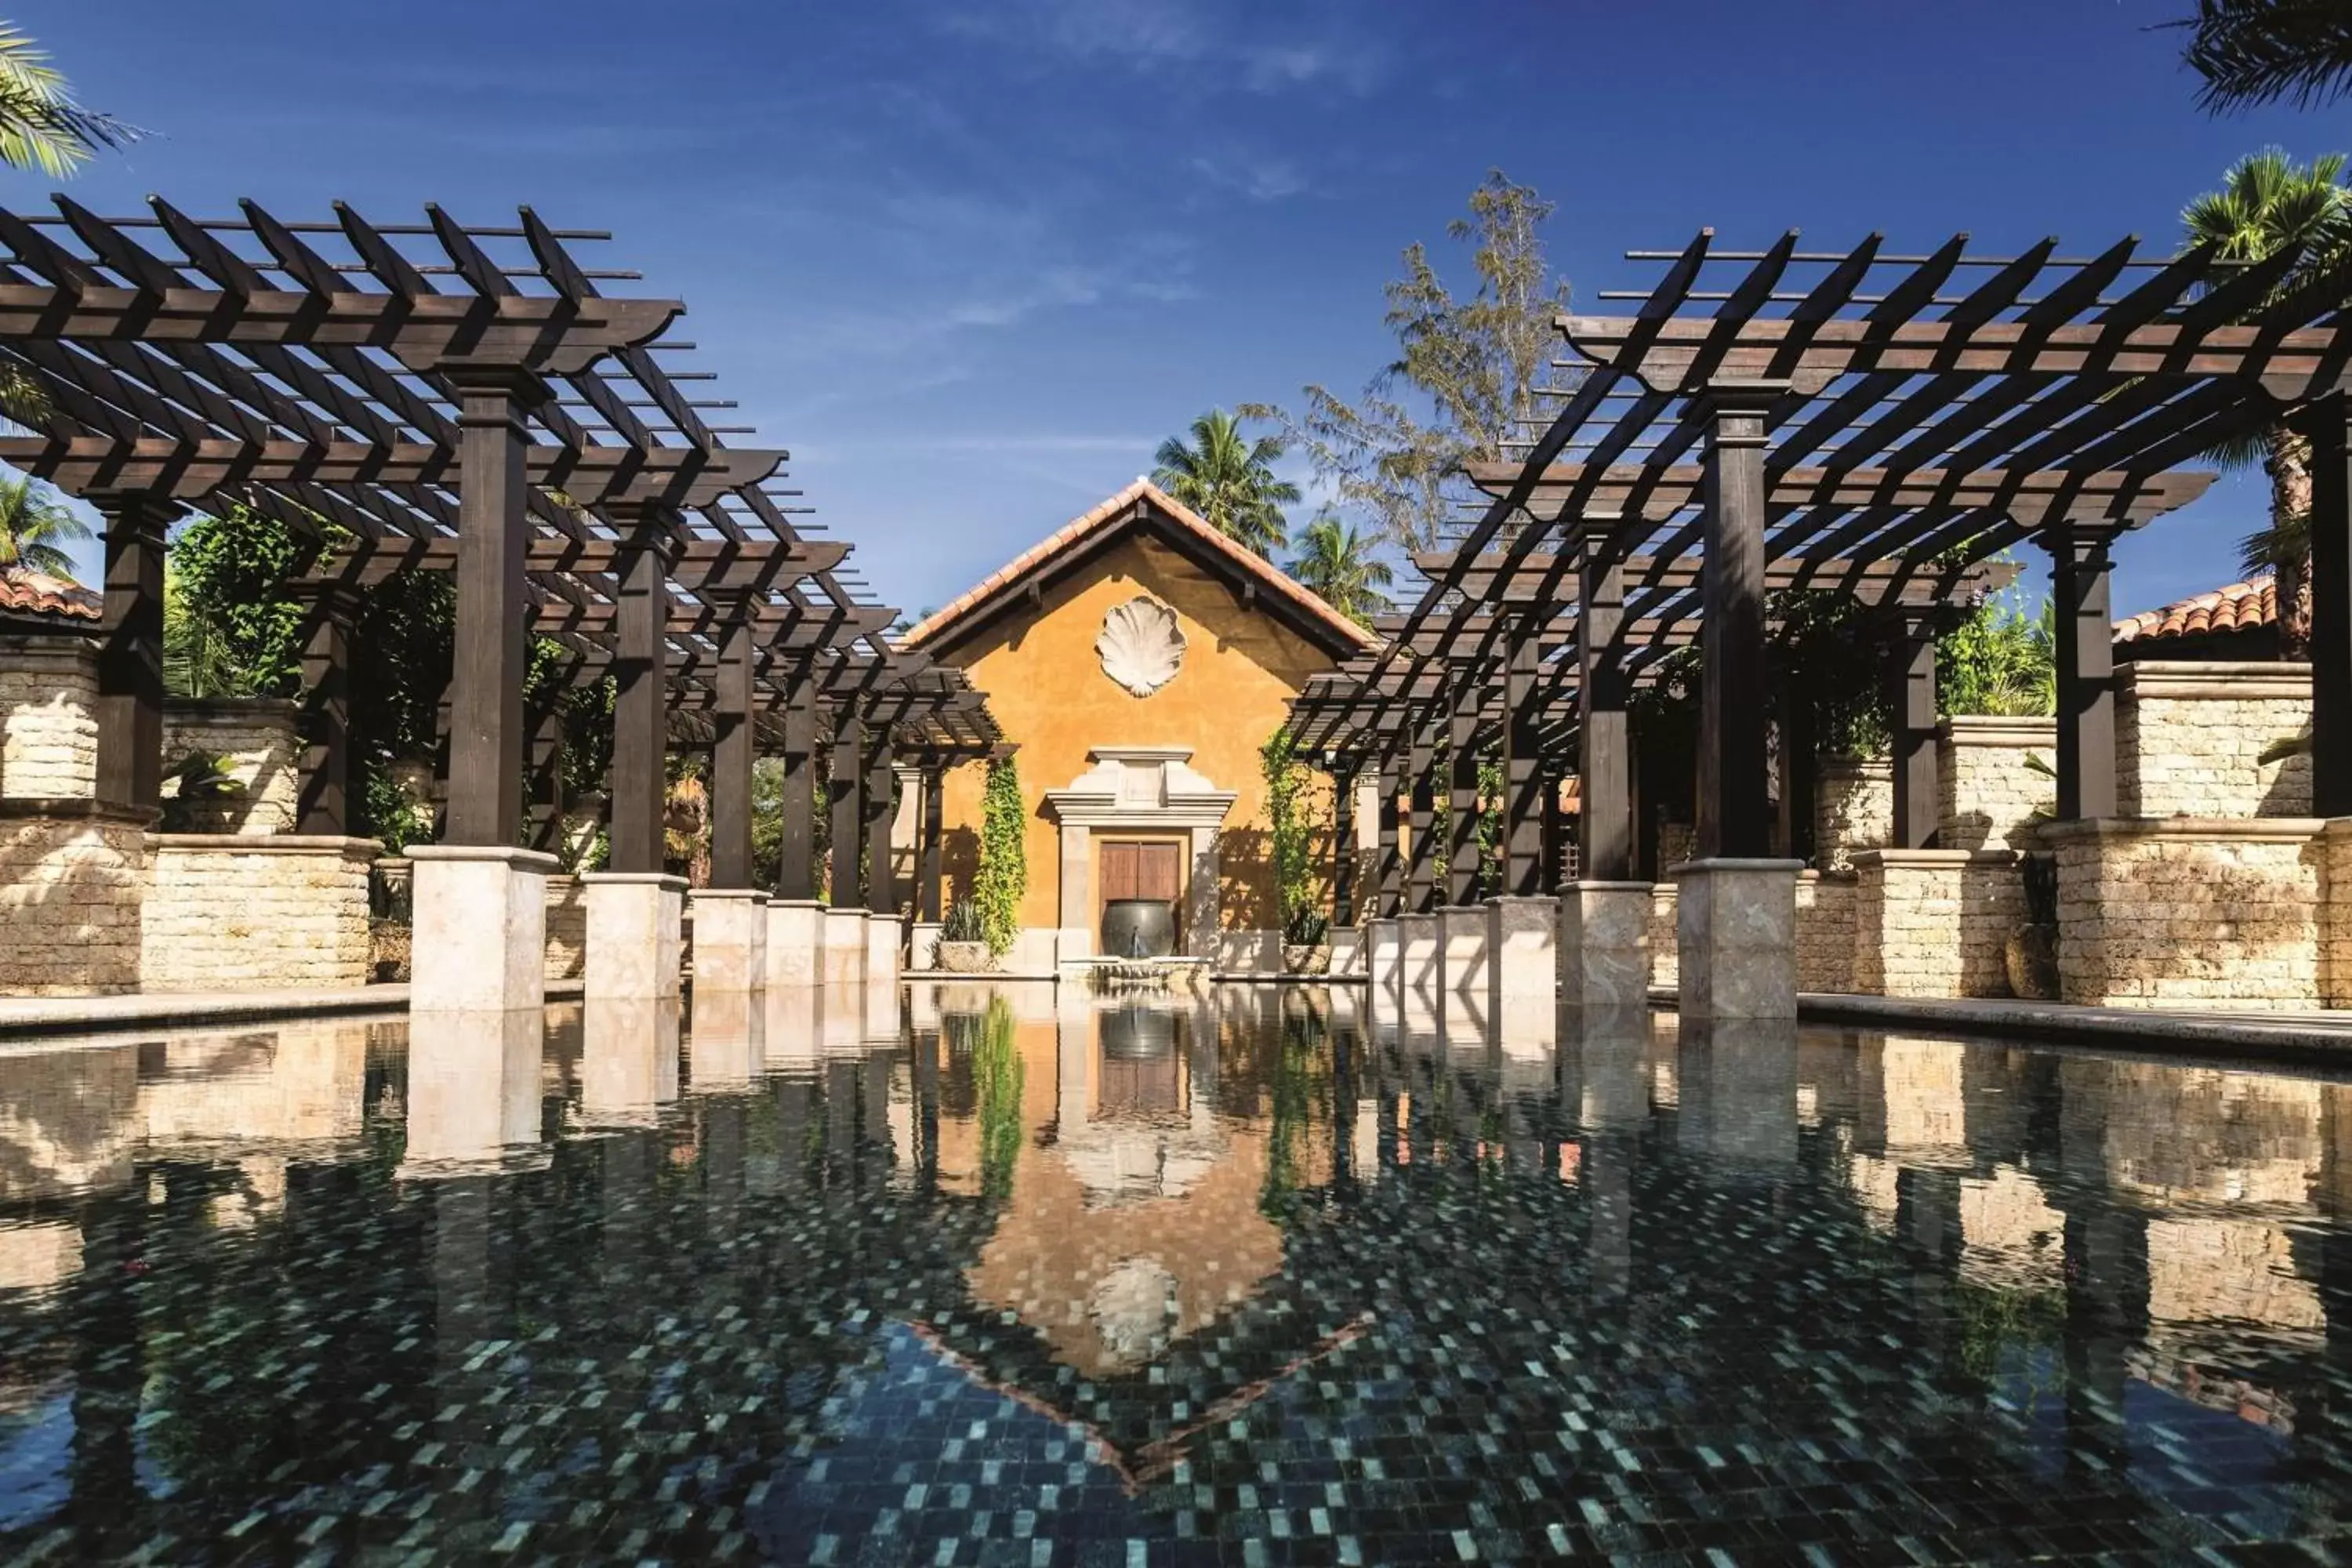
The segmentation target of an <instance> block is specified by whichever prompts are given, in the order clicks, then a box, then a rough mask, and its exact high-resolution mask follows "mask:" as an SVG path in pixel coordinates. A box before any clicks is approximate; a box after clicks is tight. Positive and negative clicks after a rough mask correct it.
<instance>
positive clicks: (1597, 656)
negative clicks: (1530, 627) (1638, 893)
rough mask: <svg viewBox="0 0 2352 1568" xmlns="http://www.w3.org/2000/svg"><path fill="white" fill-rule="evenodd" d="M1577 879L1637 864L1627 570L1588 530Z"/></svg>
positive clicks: (1612, 876)
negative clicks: (1623, 645)
mask: <svg viewBox="0 0 2352 1568" xmlns="http://www.w3.org/2000/svg"><path fill="white" fill-rule="evenodd" d="M1577 593H1578V604H1579V605H1580V608H1579V610H1578V616H1579V621H1578V626H1577V630H1576V643H1577V650H1576V652H1577V661H1578V679H1577V692H1576V701H1577V709H1578V713H1577V728H1578V733H1579V735H1580V740H1579V742H1578V745H1579V747H1580V755H1579V759H1578V762H1577V789H1578V792H1579V795H1580V804H1579V809H1578V812H1577V819H1576V827H1577V840H1578V844H1577V849H1578V853H1577V857H1576V874H1577V877H1578V878H1579V879H1581V880H1585V881H1594V882H1622V881H1627V880H1630V879H1632V878H1633V870H1634V844H1633V749H1632V740H1633V733H1632V727H1631V721H1630V719H1629V717H1628V714H1627V708H1626V696H1627V685H1626V680H1625V674H1624V668H1623V664H1622V650H1621V649H1620V648H1619V647H1618V643H1617V638H1618V634H1619V631H1620V629H1621V628H1622V626H1623V624H1624V618H1625V574H1624V571H1623V569H1622V567H1621V566H1620V565H1619V564H1618V563H1617V562H1616V561H1614V560H1612V559H1609V558H1607V557H1604V556H1603V555H1601V552H1600V545H1599V542H1598V540H1596V539H1595V538H1593V537H1592V535H1591V534H1589V533H1588V534H1587V535H1586V538H1585V544H1584V555H1583V562H1582V564H1581V565H1580V567H1579V568H1578V581H1577Z"/></svg>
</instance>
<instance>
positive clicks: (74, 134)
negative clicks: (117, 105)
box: [0, 22, 144, 180]
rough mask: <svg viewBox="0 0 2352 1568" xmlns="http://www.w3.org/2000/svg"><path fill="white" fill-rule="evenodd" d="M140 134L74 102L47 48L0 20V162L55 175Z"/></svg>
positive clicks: (59, 176)
mask: <svg viewBox="0 0 2352 1568" xmlns="http://www.w3.org/2000/svg"><path fill="white" fill-rule="evenodd" d="M143 134H144V132H142V131H140V130H139V128H138V127H136V126H133V125H125V124H124V123H123V122H122V121H119V120H117V119H115V118H114V117H113V116H111V115H107V114H100V113H98V112H97V111H96V110H89V109H84V108H83V107H82V106H81V105H80V104H79V103H77V102H75V101H74V96H73V89H72V87H71V86H70V85H69V84H68V82H67V81H66V79H65V76H64V75H63V73H61V72H60V71H58V68H56V67H55V66H53V65H51V64H49V57H48V53H47V51H46V50H44V49H41V48H38V47H36V46H35V45H34V43H33V40H32V39H31V38H29V37H26V35H25V34H23V33H22V32H19V31H18V30H17V28H16V25H15V24H14V23H10V22H0V163H5V164H7V165H8V167H10V168H12V169H28V170H35V171H37V172H39V173H40V174H46V175H47V176H48V177H49V178H50V179H53V180H61V179H64V178H66V177H68V175H70V174H73V173H74V171H76V170H77V169H79V168H80V167H81V165H82V164H84V163H88V162H89V160H90V158H91V156H92V155H93V154H94V153H97V152H98V151H99V149H100V148H121V147H127V146H129V145H130V144H131V142H136V141H138V140H139V138H140V137H141V136H142V135H143Z"/></svg>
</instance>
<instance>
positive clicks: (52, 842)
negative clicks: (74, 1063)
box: [0, 801, 147, 996]
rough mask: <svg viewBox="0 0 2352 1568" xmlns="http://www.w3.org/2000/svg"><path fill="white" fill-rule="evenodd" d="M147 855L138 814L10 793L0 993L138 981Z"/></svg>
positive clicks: (92, 992)
mask: <svg viewBox="0 0 2352 1568" xmlns="http://www.w3.org/2000/svg"><path fill="white" fill-rule="evenodd" d="M146 861H147V822H146V818H145V817H144V816H139V815H134V814H131V813H125V812H121V811H110V810H107V809H105V808H102V807H100V806H98V805H96V804H95V803H85V802H74V801H60V802H57V803H55V804H54V805H53V806H52V807H50V808H49V809H47V810H44V809H42V808H40V807H39V806H36V805H28V804H27V803H25V802H21V801H19V802H12V803H9V806H8V809H7V810H6V811H5V812H0V994H5V995H10V996H100V995H108V994H113V993H116V992H122V991H135V990H137V989H138V988H139V940H140V930H139V905H140V900H141V897H142V893H143V891H144V889H145V885H146V875H147V865H146Z"/></svg>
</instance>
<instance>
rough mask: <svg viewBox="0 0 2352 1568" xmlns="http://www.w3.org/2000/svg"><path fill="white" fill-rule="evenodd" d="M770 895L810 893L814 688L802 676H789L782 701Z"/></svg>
mask: <svg viewBox="0 0 2352 1568" xmlns="http://www.w3.org/2000/svg"><path fill="white" fill-rule="evenodd" d="M776 897H778V898H780V899H789V900H806V899H814V898H815V897H816V692H815V687H814V683H813V682H812V681H811V680H810V679H809V678H808V677H807V676H806V675H801V676H797V677H795V678H794V679H793V684H792V689H791V690H790V692H789V693H788V694H787V695H786V697H785V701H784V799H783V833H782V837H781V839H780V841H779V844H778V854H777V859H776Z"/></svg>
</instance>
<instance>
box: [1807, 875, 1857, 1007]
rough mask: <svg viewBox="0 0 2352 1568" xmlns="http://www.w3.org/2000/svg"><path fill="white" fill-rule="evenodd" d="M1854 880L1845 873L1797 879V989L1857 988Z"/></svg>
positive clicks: (1849, 989) (1848, 989)
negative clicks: (1855, 983)
mask: <svg viewBox="0 0 2352 1568" xmlns="http://www.w3.org/2000/svg"><path fill="white" fill-rule="evenodd" d="M1854 895H1855V884H1854V879H1853V878H1852V877H1851V876H1848V875H1846V874H1844V873H1843V872H1834V871H1833V872H1831V873H1830V874H1828V875H1826V876H1824V875H1822V873H1821V872H1818V871H1804V872H1800V873H1799V874H1798V877H1797V989H1798V990H1800V991H1851V990H1853V906H1854Z"/></svg>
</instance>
